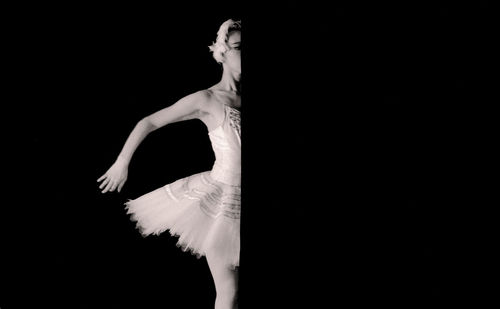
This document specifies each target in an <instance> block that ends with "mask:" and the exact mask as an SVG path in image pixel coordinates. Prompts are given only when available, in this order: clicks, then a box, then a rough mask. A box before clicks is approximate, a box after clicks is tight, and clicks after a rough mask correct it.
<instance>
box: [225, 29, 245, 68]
mask: <svg viewBox="0 0 500 309" xmlns="http://www.w3.org/2000/svg"><path fill="white" fill-rule="evenodd" d="M227 45H229V50H228V51H227V52H226V53H225V54H224V58H225V60H224V64H225V66H226V67H227V68H228V69H230V70H231V71H232V72H233V73H235V74H236V75H237V76H239V75H240V74H241V54H240V52H241V50H240V48H241V32H240V31H236V30H235V31H231V32H230V33H229V37H228V39H227Z"/></svg>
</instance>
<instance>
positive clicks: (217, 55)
mask: <svg viewBox="0 0 500 309" xmlns="http://www.w3.org/2000/svg"><path fill="white" fill-rule="evenodd" d="M234 30H239V31H241V21H240V20H238V21H234V20H232V19H228V20H226V21H225V22H224V23H223V24H222V25H221V26H220V28H219V31H218V32H217V39H216V41H215V42H214V43H213V44H212V45H210V46H209V47H208V48H209V49H210V51H211V52H212V53H213V56H214V59H215V60H216V61H217V62H218V63H222V61H223V57H224V53H225V52H227V51H228V50H229V49H230V47H229V45H228V44H227V40H228V38H229V33H230V32H231V31H234Z"/></svg>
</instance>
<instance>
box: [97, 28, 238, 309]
mask: <svg viewBox="0 0 500 309" xmlns="http://www.w3.org/2000/svg"><path fill="white" fill-rule="evenodd" d="M240 46H241V22H240V21H234V20H232V19H229V20H227V21H225V22H224V23H223V24H222V25H221V26H220V29H219V31H218V32H217V39H216V41H215V42H214V43H213V44H212V45H211V46H210V47H209V48H210V51H211V52H212V53H213V57H214V58H215V60H216V61H217V62H218V63H220V64H222V68H223V72H222V78H221V80H220V82H218V83H217V84H215V85H213V86H212V87H210V88H208V89H203V90H200V91H197V92H195V93H192V94H190V95H187V96H186V97H184V98H182V99H180V100H179V101H177V102H176V103H175V104H173V105H171V106H169V107H166V108H164V109H162V110H160V111H158V112H156V113H153V114H151V115H149V116H147V117H145V118H143V119H142V120H140V121H139V122H138V123H137V125H136V126H135V128H134V129H133V130H132V132H131V133H130V135H129V137H128V138H127V140H126V142H125V145H124V146H123V148H122V150H121V152H120V154H119V155H118V158H117V159H116V161H115V162H114V163H113V165H112V166H111V167H110V168H109V169H108V170H107V171H106V173H104V175H102V176H101V177H100V178H99V179H98V180H97V182H98V183H100V185H99V188H100V189H101V190H102V193H106V192H112V191H115V190H116V191H118V192H120V191H121V190H122V188H123V185H124V184H125V182H126V180H127V175H128V166H129V162H130V160H131V158H132V156H133V154H134V152H135V150H136V149H137V147H138V146H139V145H140V143H141V142H142V141H143V140H144V138H146V136H147V135H148V134H149V133H151V132H152V131H154V130H157V129H159V128H161V127H164V126H166V125H168V124H170V123H174V122H178V121H183V120H189V119H199V120H201V121H202V122H203V123H204V124H205V125H206V127H207V129H208V135H209V138H210V141H211V144H212V148H213V151H214V153H215V158H216V160H215V163H214V165H213V168H212V170H210V171H206V172H202V173H198V174H195V175H192V176H189V177H185V178H182V179H179V180H177V181H175V182H173V183H170V184H167V185H165V186H163V187H161V188H158V189H156V190H154V191H152V192H149V193H146V194H144V195H142V196H141V197H139V198H137V199H135V200H129V201H128V202H126V210H127V213H128V214H130V215H131V219H132V220H134V221H136V222H137V228H138V229H139V231H140V233H141V234H142V235H144V236H147V235H150V234H155V235H158V234H160V233H162V232H164V231H167V230H168V231H169V233H170V234H171V235H173V236H178V237H179V238H178V242H177V245H178V246H180V247H182V248H183V250H189V251H191V252H192V253H193V254H196V255H198V256H205V257H206V260H207V262H208V266H209V268H210V272H211V274H212V277H213V280H214V283H215V288H216V293H217V296H216V299H215V308H216V309H229V308H237V306H238V304H237V286H238V267H239V254H240V209H241V206H240V194H241V131H240V106H241V97H240V76H241V56H240Z"/></svg>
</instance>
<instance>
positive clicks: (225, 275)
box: [206, 254, 238, 309]
mask: <svg viewBox="0 0 500 309" xmlns="http://www.w3.org/2000/svg"><path fill="white" fill-rule="evenodd" d="M206 257H207V262H208V266H209V267H210V272H211V273H212V277H213V279H214V283H215V290H216V292H217V297H216V299H215V309H237V308H238V299H237V294H238V270H233V269H231V267H230V266H229V265H227V264H224V263H222V262H221V261H220V259H218V257H217V256H216V255H210V254H207V256H206Z"/></svg>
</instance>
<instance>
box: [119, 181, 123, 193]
mask: <svg viewBox="0 0 500 309" xmlns="http://www.w3.org/2000/svg"><path fill="white" fill-rule="evenodd" d="M124 184H125V181H122V182H120V184H119V185H118V192H121V191H122V188H123V185H124Z"/></svg>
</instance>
